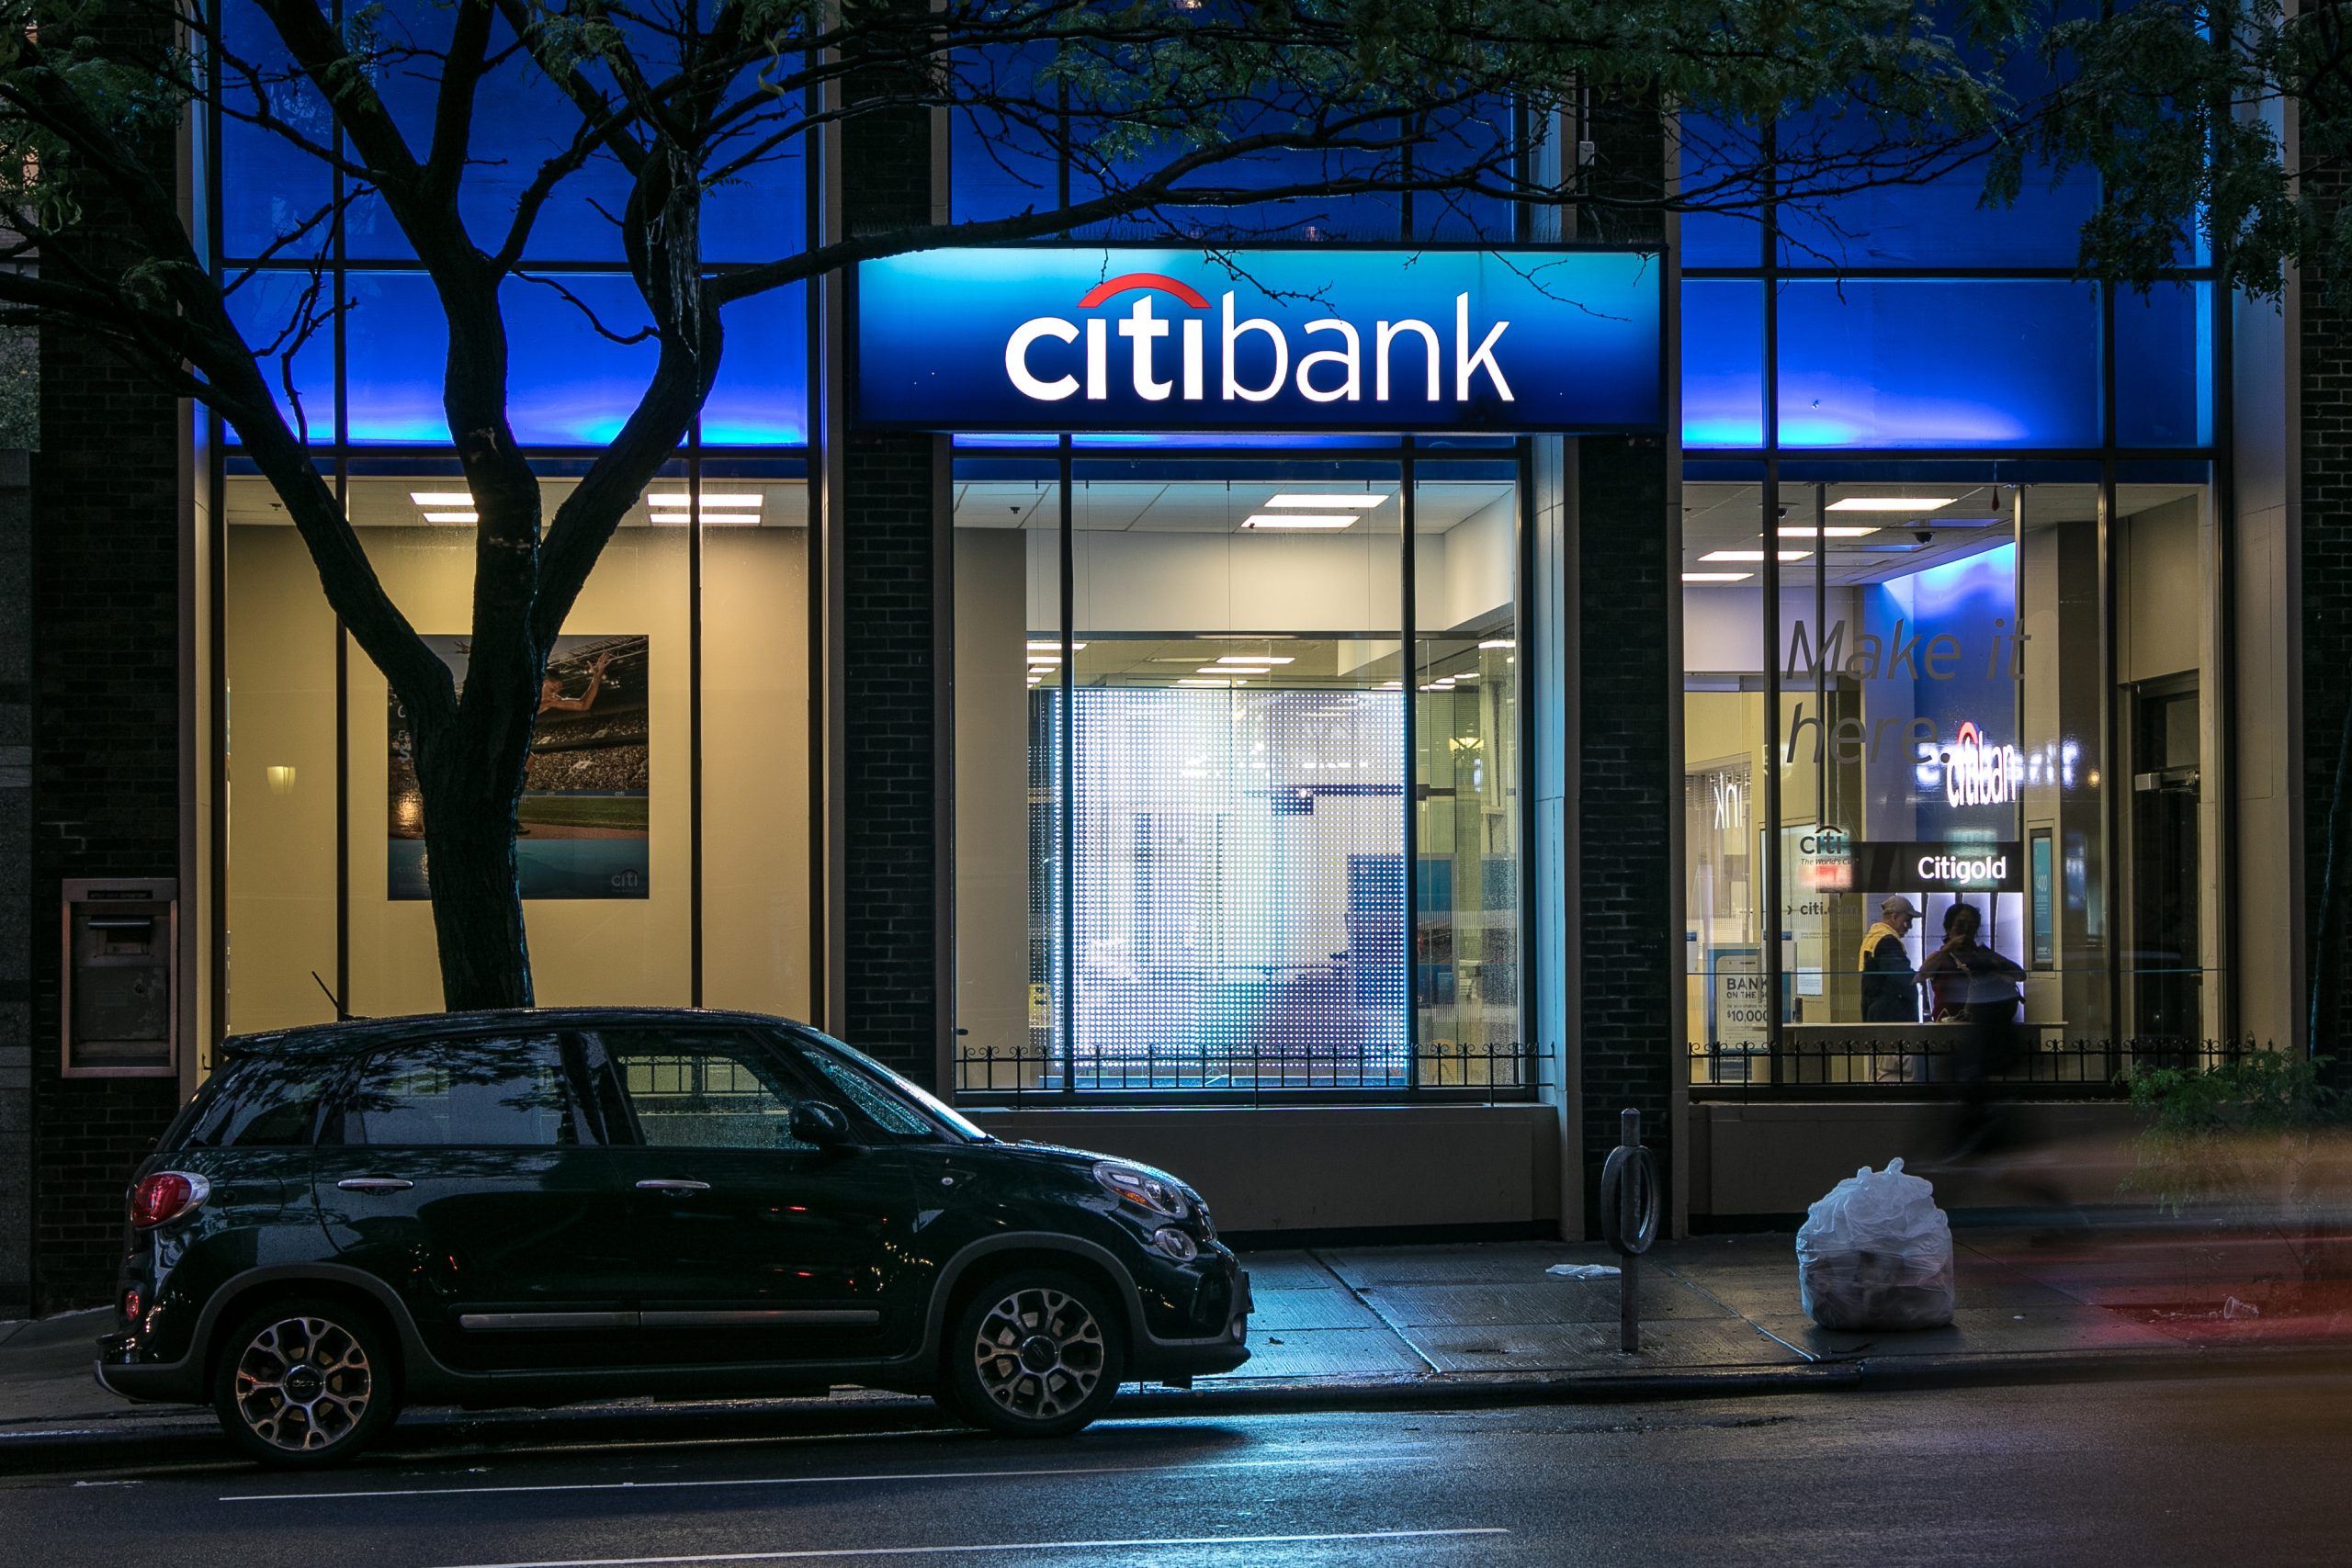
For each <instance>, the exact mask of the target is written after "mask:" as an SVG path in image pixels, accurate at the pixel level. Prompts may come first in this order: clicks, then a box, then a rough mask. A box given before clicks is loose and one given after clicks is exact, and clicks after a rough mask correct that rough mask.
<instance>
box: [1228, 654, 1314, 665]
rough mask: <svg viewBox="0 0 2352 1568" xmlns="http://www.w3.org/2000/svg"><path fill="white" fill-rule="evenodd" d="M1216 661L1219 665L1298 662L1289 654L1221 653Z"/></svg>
mask: <svg viewBox="0 0 2352 1568" xmlns="http://www.w3.org/2000/svg"><path fill="white" fill-rule="evenodd" d="M1216 661H1217V662H1218V663H1219V664H1295V663H1297V662H1298V660H1295V659H1293V658H1292V657H1290V655H1288V654H1280V655H1276V654H1272V653H1220V654H1218V655H1217V656H1216Z"/></svg>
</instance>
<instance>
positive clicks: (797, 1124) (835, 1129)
mask: <svg viewBox="0 0 2352 1568" xmlns="http://www.w3.org/2000/svg"><path fill="white" fill-rule="evenodd" d="M792 1135H793V1137H795V1138H796V1139H797V1140H799V1141H800V1142H801V1143H804V1144H809V1145H814V1146H816V1147H818V1148H820V1149H837V1148H840V1147H841V1146H842V1145H844V1144H847V1143H849V1142H851V1141H852V1138H853V1134H851V1132H850V1126H849V1118H848V1117H847V1116H844V1115H843V1114H842V1108H841V1107H840V1106H838V1105H828V1104H826V1103H825V1102H824V1101H823V1100H803V1101H801V1102H800V1103H799V1104H797V1105H796V1106H794V1107H793V1108H792Z"/></svg>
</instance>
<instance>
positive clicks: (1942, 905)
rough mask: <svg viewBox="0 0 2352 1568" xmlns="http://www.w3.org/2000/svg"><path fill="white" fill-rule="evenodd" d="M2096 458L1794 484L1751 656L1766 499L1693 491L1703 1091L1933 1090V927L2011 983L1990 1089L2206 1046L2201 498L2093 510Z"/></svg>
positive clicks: (2148, 490)
mask: <svg viewBox="0 0 2352 1568" xmlns="http://www.w3.org/2000/svg"><path fill="white" fill-rule="evenodd" d="M2095 472H2096V470H2090V471H2089V472H2088V473H2086V475H2085V478H2084V479H2082V480H2081V481H2079V482H2075V481H2069V480H2067V479H2064V478H2063V477H2061V478H2053V479H2050V480H2048V481H2046V482H2034V483H2024V484H2013V483H2007V482H2003V481H2001V480H1999V479H1996V478H1991V477H1989V476H1988V474H1987V472H1986V471H1985V469H1983V468H1977V469H1973V470H1955V471H1953V472H1951V473H1950V474H1948V475H1946V476H1944V477H1943V478H1941V479H1939V480H1938V479H1936V477H1935V476H1934V474H1933V473H1932V471H1931V470H1922V469H1919V468H1913V469H1910V470H1908V471H1906V472H1905V473H1904V475H1903V476H1902V478H1900V479H1894V480H1888V481H1871V480H1869V479H1858V478H1852V477H1849V476H1848V475H1844V474H1840V475H1838V478H1836V479H1830V480H1826V481H1823V482H1816V483H1792V484H1784V485H1783V486H1782V487H1781V490H1780V491H1779V493H1778V495H1777V497H1775V498H1774V507H1773V511H1772V513H1771V520H1770V528H1769V532H1770V536H1771V545H1770V547H1772V548H1774V549H1776V550H1777V551H1778V552H1780V554H1781V602H1780V604H1779V606H1778V609H1777V612H1776V613H1775V614H1774V615H1772V617H1771V622H1770V625H1771V628H1772V630H1771V633H1770V643H1769V645H1767V644H1764V643H1762V642H1761V640H1760V639H1761V638H1762V637H1763V630H1764V628H1763V624H1762V620H1763V611H1764V606H1763V604H1762V603H1761V595H1760V593H1759V592H1758V588H1759V585H1760V583H1761V581H1762V567H1761V557H1762V551H1763V549H1764V548H1765V547H1766V536H1767V532H1768V529H1767V525H1766V520H1765V513H1764V503H1765V497H1764V496H1763V494H1762V492H1761V491H1760V490H1759V489H1758V487H1757V486H1754V485H1746V484H1733V483H1719V482H1716V483H1702V482H1695V481H1694V482H1690V483H1686V485H1685V486H1684V491H1683V494H1684V503H1685V507H1686V511H1685V514H1684V548H1685V552H1686V553H1685V559H1684V567H1685V580H1684V597H1685V610H1684V686H1685V696H1684V737H1685V753H1684V813H1685V823H1686V832H1685V841H1686V851H1685V854H1686V863H1685V869H1684V874H1685V879H1686V881H1685V886H1686V908H1687V909H1688V911H1689V925H1688V928H1687V929H1686V931H1685V939H1686V944H1687V946H1688V949H1689V951H1690V953H1691V958H1690V962H1689V964H1688V965H1687V968H1688V971H1689V974H1690V981H1689V984H1690V1007H1691V1028H1690V1037H1689V1038H1690V1044H1691V1053H1692V1077H1693V1082H1694V1083H1698V1084H1712V1085H1724V1084H1736V1083H1743V1082H1766V1081H1770V1082H1777V1083H1781V1084H1815V1085H1851V1086H1873V1087H1877V1088H1881V1089H1884V1088H1886V1087H1889V1086H1898V1087H1900V1086H1910V1085H1917V1084H1935V1083H1939V1082H1949V1081H1950V1079H1951V1073H1952V1071H1953V1067H1952V1061H1953V1056H1952V1052H1953V1049H1954V1047H1953V1043H1952V1036H1951V1030H1952V1029H1954V1028H1957V1027H1960V1025H1959V1023H1958V1022H1957V1020H1958V1019H1960V1018H1961V1017H1962V1011H1961V1010H1962V1006H1963V1004H1965V1003H1967V1002H1969V1001H1970V1000H1971V999H1972V998H1966V997H1962V996H1961V995H1960V994H1959V993H1958V992H1957V991H1956V990H1955V989H1954V988H1953V987H1952V984H1951V979H1952V977H1951V976H1950V975H1949V974H1943V973H1940V972H1941V971H1944V970H1947V969H1949V968H1950V967H1951V965H1952V964H1953V963H1954V962H1955V961H1954V960H1951V959H1950V958H1949V957H1947V958H1943V959H1938V958H1937V957H1936V954H1937V953H1938V950H1939V949H1940V948H1944V947H1946V945H1947V934H1948V925H1949V931H1950V932H1951V935H1952V938H1953V940H1954V941H1956V942H1959V943H1960V944H1961V945H1962V946H1965V947H1972V948H1973V949H1975V950H1977V951H1978V952H1980V953H1982V954H1983V955H1984V958H1983V963H1984V964H1985V965H1986V966H1987V967H1989V968H1994V969H1998V970H2001V971H2003V972H2004V974H2005V976H2006V978H2005V979H2004V980H2003V982H2002V983H2003V984H2004V985H2006V986H2007V987H2008V988H2009V989H2010V990H2012V991H2013V992H2014V993H2015V995H2016V998H2017V1001H2016V1006H2015V1010H2014V1021H2015V1022H2016V1023H2017V1024H2018V1025H2019V1026H2020V1028H2019V1029H2018V1035H2017V1039H2018V1052H2017V1055H2016V1056H2015V1059H2014V1060H2012V1061H2010V1062H2008V1063H2007V1065H2006V1066H2005V1067H2004V1068H2003V1070H2004V1072H2005V1073H2007V1075H2008V1076H2011V1077H2021V1078H2024V1079H2028V1080H2031V1081H2037V1082H2043V1083H2073V1084H2077V1085H2098V1084H2104V1083H2107V1082H2109V1081H2111V1080H2112V1078H2113V1077H2114V1075H2115V1073H2116V1071H2117V1070H2118V1069H2119V1068H2120V1066H2124V1065H2127V1064H2128V1063H2129V1062H2130V1061H2131V1060H2132V1059H2133V1055H2134V1053H2138V1054H2140V1055H2148V1054H2149V1053H2152V1052H2162V1051H2167V1050H2172V1049H2175V1048H2176V1045H2177V1043H2178V1042H2182V1041H2193V1040H2196V1039H2199V1038H2210V1037H2211V1036H2212V1035H2213V1034H2214V1033H2215V1032H2216V1021H2217V1017H2218V1015H2217V1014H2216V1012H2215V1011H2214V1009H2215V1006H2216V1004H2215V1002H2214V1001H2213V999H2212V989H2213V988H2212V987H2211V985H2210V984H2209V983H2208V981H2207V979H2206V976H2207V975H2208V974H2209V973H2210V971H2211V968H2212V965H2213V962H2214V956H2213V955H2214V953H2215V943H2214V938H2213V934H2212V931H2211V921H2212V919H2213V909H2212V908H2211V906H2212V903H2213V901H2214V899H2215V898H2217V897H2218V896H2219V895H2218V893H2216V892H2214V891H2213V890H2212V889H2211V888H2210V887H2209V886H2207V885H2208V884H2209V883H2211V881H2212V880H2213V879H2212V877H2211V874H2210V871H2209V870H2208V869H2207V849H2206V846H2208V845H2210V844H2211V842H2212V834H2213V832H2214V831H2215V829H2214V826H2213V821H2212V808H2211V805H2210V803H2209V802H2208V801H2207V800H2206V799H2205V798H2204V796H2203V793H2202V792H2201V791H2200V788H2199V778H2200V776H2201V767H2202V763H2203V760H2204V759H2205V758H2206V757H2208V756H2210V755H2211V746H2212V744H2213V740H2212V730H2213V723H2212V719H2211V715H2210V714H2209V713H2208V712H2207V711H2206V704H2205V702H2204V700H2203V697H2202V694H2201V690H2200V688H2201V684H2202V668H2201V667H2202V661H2203V651H2202V650H2203V649H2204V647H2205V646H2206V642H2207V639H2208V637H2210V632H2209V630H2207V629H2206V623H2207V621H2208V620H2209V618H2210V615H2211V609H2210V606H2209V605H2207V604H2205V603H2204V601H2203V596H2202V593H2201V590H2200V586H2199V585H2200V584H2201V583H2202V582H2203V581H2207V580H2208V579H2209V576H2210V574H2209V573H2207V572H2206V571H2205V570H2203V566H2202V561H2203V553H2204V551H2205V550H2207V549H2208V548H2209V547H2210V518H2209V516H2208V509H2209V506H2210V495H2209V493H2208V492H2207V491H2205V490H2204V489H2203V487H2201V486H2196V485H2187V484H2161V483H2147V484H2137V483H2133V484H2125V485H2122V486H2120V487H2119V489H2118V490H2117V491H2115V492H2114V496H2113V498H2112V501H2111V502H2107V503H2105V504H2104V505H2103V503H2102V500H2101V496H2100V491H2099V487H2098V484H2097V483H2095V482H2090V477H2091V475H2092V474H2095ZM2103 549H2104V552H2105V555H2106V557H2107V558H2108V559H2109V562H2110V565H2109V568H2108V570H2112V572H2113V574H2114V575H2113V579H2112V583H2113V587H2112V601H2113V603H2114V604H2115V606H2116V610H2115V622H2114V624H2113V625H2112V626H2109V625H2108V624H2107V622H2106V619H2105V615H2104V611H2103V608H2102V606H2103V604H2105V603H2106V602H2107V601H2108V598H2109V595H2108V593H2107V592H2106V591H2105V590H2103V588H2102V581H2101V572H2102V564H2101V563H2102V553H2103ZM1768 648H1769V651H1768ZM1768 658H1769V659H1770V660H1771V664H1770V666H1768V665H1766V663H1765V662H1764V660H1766V659H1768ZM2107 669H2111V670H2112V671H2113V675H2114V683H2113V685H2112V686H2111V687H2110V686H2108V685H2105V684H2103V682H2104V680H2105V675H2104V674H2103V671H2104V670H2107ZM1772 679H1777V681H1778V683H1779V686H1780V691H1781V697H1780V705H1779V710H1778V714H1777V716H1776V718H1775V720H1774V722H1773V724H1772V725H1771V727H1770V728H1769V729H1768V728H1766V726H1765V725H1764V724H1763V722H1762V720H1763V716H1764V713H1765V712H1766V705H1765V702H1764V697H1763V691H1764V687H1765V685H1766V683H1767V682H1768V680H1772ZM2117 758H2128V759H2129V760H2130V767H2129V771H2128V774H2119V773H2118V772H2117V765H2116V763H2115V762H2114V761H2111V759H2117ZM2127 780H2128V795H2125V796H2124V797H2123V798H2121V799H2120V800H2119V799H2116V798H2115V796H2116V794H2117V792H2119V791H2121V790H2124V789H2125V788H2126V785H2127ZM1773 785H1777V789H1778V795H1779V799H1780V807H1781V809H1780V820H1779V822H1778V823H1777V824H1774V825H1773V829H1772V837H1775V838H1777V840H1778V841H1777V845H1775V844H1774V843H1773V842H1772V839H1771V838H1768V837H1767V836H1766V834H1765V831H1764V829H1762V828H1761V827H1760V826H1759V825H1758V822H1759V818H1761V817H1762V815H1763V812H1762V803H1763V801H1764V799H1765V798H1766V795H1767V793H1768V789H1769V788H1770V786H1773ZM1759 855H1769V856H1770V858H1771V861H1772V866H1771V867H1770V869H1771V870H1772V871H1773V872H1774V873H1775V874H1776V877H1777V881H1778V884H1779V887H1780V897H1779V908H1778V910H1777V911H1776V912H1775V914H1774V916H1773V917H1772V918H1770V919H1767V918H1766V917H1765V915H1764V913H1763V911H1764V910H1765V909H1766V908H1768V907H1769V905H1770V902H1771V900H1770V896H1769V894H1768V892H1767V890H1766V886H1765V882H1766V878H1765V875H1764V869H1765V868H1764V866H1763V865H1762V863H1761V862H1760V861H1759ZM1972 925H1973V931H1963V930H1962V928H1963V927H1966V926H1972ZM1776 955H1777V956H1776ZM1996 955H1997V956H1996ZM1776 964H1777V969H1778V973H1779V975H1780V980H1779V984H1778V994H1777V995H1775V994H1774V990H1775V987H1774V985H1773V982H1772V980H1771V978H1770V976H1771V974H1772V972H1773V970H1774V968H1775V966H1776ZM1975 999H1978V1000H1981V998H1975Z"/></svg>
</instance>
